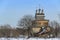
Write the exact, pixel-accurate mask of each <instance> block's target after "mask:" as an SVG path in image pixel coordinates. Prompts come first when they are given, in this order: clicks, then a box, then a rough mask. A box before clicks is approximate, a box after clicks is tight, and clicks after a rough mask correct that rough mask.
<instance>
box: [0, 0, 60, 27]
mask: <svg viewBox="0 0 60 40" xmlns="http://www.w3.org/2000/svg"><path fill="white" fill-rule="evenodd" d="M39 5H40V6H39ZM38 8H41V9H42V8H43V9H44V13H45V16H46V19H49V20H57V21H59V19H58V14H60V0H0V25H4V24H10V25H12V26H17V23H18V20H19V19H21V17H22V16H23V15H26V14H30V15H35V10H36V9H38Z"/></svg>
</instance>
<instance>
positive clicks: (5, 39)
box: [0, 38, 60, 40]
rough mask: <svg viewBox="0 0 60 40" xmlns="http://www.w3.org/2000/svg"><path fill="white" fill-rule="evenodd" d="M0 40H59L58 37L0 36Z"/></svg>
mask: <svg viewBox="0 0 60 40" xmlns="http://www.w3.org/2000/svg"><path fill="white" fill-rule="evenodd" d="M0 40H60V38H46V39H44V38H29V39H26V38H0Z"/></svg>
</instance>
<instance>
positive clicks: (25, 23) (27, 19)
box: [18, 15, 34, 37]
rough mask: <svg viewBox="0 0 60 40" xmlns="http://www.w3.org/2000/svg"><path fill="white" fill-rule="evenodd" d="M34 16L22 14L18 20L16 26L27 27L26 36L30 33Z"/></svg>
mask: <svg viewBox="0 0 60 40" xmlns="http://www.w3.org/2000/svg"><path fill="white" fill-rule="evenodd" d="M33 19H34V17H33V16H32V15H24V16H23V18H22V19H21V20H19V21H18V26H19V27H20V28H23V29H27V32H28V37H29V35H30V28H31V26H32V21H33Z"/></svg>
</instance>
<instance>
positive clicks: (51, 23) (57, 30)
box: [50, 21, 60, 37]
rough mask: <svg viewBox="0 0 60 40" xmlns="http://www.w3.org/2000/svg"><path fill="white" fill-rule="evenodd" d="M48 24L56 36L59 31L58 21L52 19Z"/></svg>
mask: <svg viewBox="0 0 60 40" xmlns="http://www.w3.org/2000/svg"><path fill="white" fill-rule="evenodd" d="M50 26H51V27H52V28H53V31H54V33H55V36H56V37H57V35H58V32H59V30H60V29H59V28H60V25H59V23H58V22H56V21H52V22H50Z"/></svg>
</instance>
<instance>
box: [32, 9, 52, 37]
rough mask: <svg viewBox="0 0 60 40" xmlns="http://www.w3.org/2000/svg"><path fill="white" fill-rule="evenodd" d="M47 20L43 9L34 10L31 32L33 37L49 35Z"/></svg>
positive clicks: (49, 29)
mask: <svg viewBox="0 0 60 40" xmlns="http://www.w3.org/2000/svg"><path fill="white" fill-rule="evenodd" d="M48 23H49V20H47V19H45V14H44V10H43V9H38V10H36V13H35V20H33V21H32V25H33V26H32V28H31V33H32V35H33V36H35V37H46V36H47V37H49V34H50V32H51V28H50V26H49V25H48Z"/></svg>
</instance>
